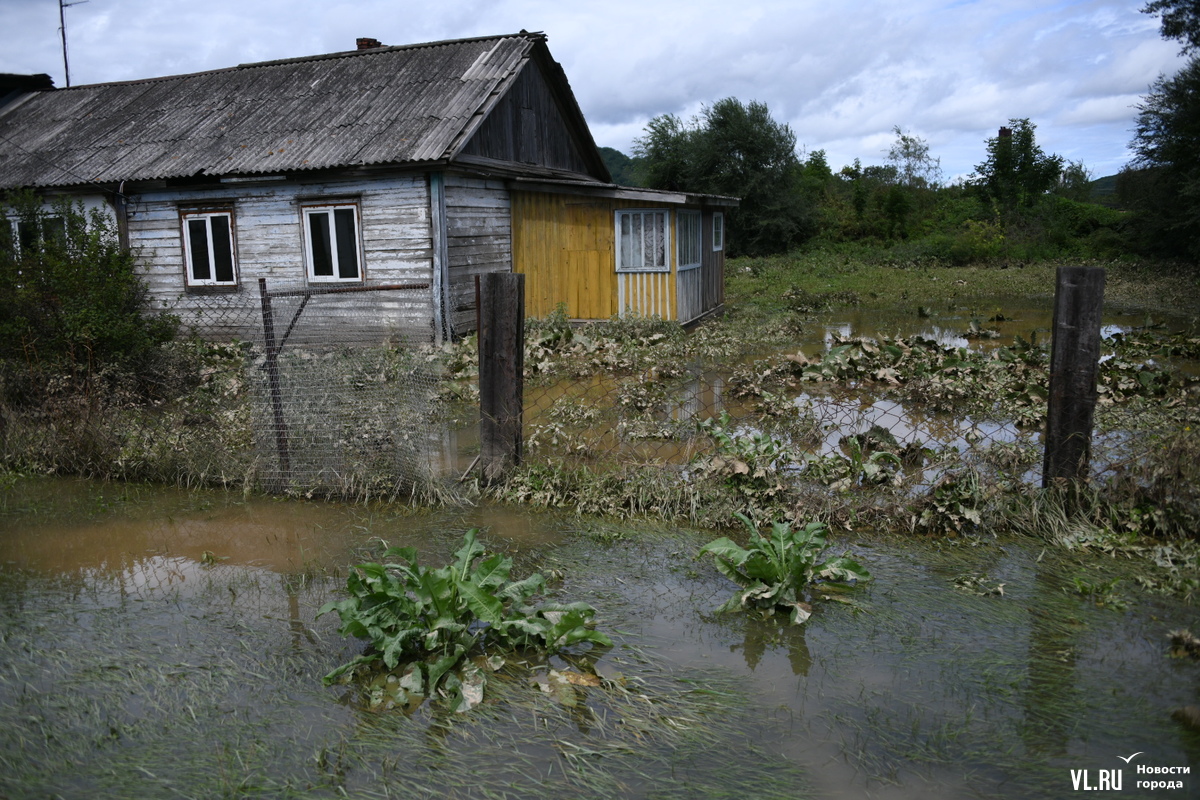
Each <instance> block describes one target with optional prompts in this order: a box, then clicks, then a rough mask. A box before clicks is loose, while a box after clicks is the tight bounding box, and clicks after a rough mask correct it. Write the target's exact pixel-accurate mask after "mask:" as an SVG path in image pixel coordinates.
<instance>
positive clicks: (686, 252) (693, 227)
mask: <svg viewBox="0 0 1200 800" xmlns="http://www.w3.org/2000/svg"><path fill="white" fill-rule="evenodd" d="M675 220H676V221H675V228H676V232H675V236H676V238H677V239H678V242H679V269H692V268H694V267H698V266H700V212H698V211H680V212H677V213H676V215H675Z"/></svg>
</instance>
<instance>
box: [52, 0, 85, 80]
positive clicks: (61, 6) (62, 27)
mask: <svg viewBox="0 0 1200 800" xmlns="http://www.w3.org/2000/svg"><path fill="white" fill-rule="evenodd" d="M86 2H88V0H75V2H73V3H67V2H64V0H58V25H59V27H58V30H59V32H61V33H62V43H63V72H64V73H65V74H66V78H67V87H68V88H69V87H70V86H71V67H70V65H69V64H67V17H66V14H65V13H63V12H65V11H66V10H67V9H68V8H70V7H71V6H79V5H83V4H84V3H86Z"/></svg>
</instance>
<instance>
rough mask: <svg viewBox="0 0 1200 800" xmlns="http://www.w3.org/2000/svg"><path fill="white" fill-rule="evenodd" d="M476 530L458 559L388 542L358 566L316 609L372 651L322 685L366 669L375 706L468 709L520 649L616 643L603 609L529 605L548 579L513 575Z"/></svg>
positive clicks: (550, 651) (549, 651)
mask: <svg viewBox="0 0 1200 800" xmlns="http://www.w3.org/2000/svg"><path fill="white" fill-rule="evenodd" d="M475 535H476V530H475V529H471V530H469V531H467V533H466V536H465V537H464V539H463V544H462V547H460V548H459V549H458V551H457V552H455V554H454V558H455V560H454V562H453V563H452V564H450V565H447V566H445V567H442V568H440V569H429V568H427V567H422V566H421V565H420V564H418V563H417V551H416V549H415V548H412V547H389V548H387V549H386V551H385V552H384V553H383V562H382V563H375V562H370V563H364V564H359V565H358V566H357V567H355V568H354V569H353V570H352V571H351V573H350V576H349V578H347V580H346V591H347V593H348V594H349V595H350V596H349V597H348V598H347V599H345V600H341V601H331V602H329V603H326V604H325V605H324V606H322V607H321V610H320V612H319V613H318V614H317V616H318V617H319V616H321V615H323V614H327V613H329V612H331V611H336V612H337V614H338V617H340V618H341V621H342V625H341V628H340V632H341V633H342V635H344V636H356V637H358V638H361V639H366V640H368V641H369V642H370V649H369V651H368V652H367V653H366V654H364V655H360V656H358V657H356V658H354V659H353V660H352V661H350V662H349V663H347V664H343V665H342V666H340V667H338V668H337V669H335V670H333V671H332V672H330V673H329V674H328V675H326V676H325V683H326V684H331V683H333V682H334V681H336V680H338V679H339V678H343V677H344V678H345V679H346V680H349V679H351V678H353V677H355V676H356V675H358V676H360V677H364V678H365V680H364V682H368V681H369V687H368V691H369V695H370V705H371V706H372V707H373V708H380V709H384V710H386V709H390V708H395V707H402V708H403V707H408V708H409V709H410V710H411V709H412V708H413V707H415V706H416V705H420V703H421V702H423V701H424V700H425V699H426V698H434V697H442V698H445V699H446V700H447V703H448V705H449V708H450V710H452V711H466V710H469V709H470V708H472V707H474V706H476V705H478V704H479V703H480V702H482V700H483V697H484V691H485V687H486V686H487V676H488V674H489V673H492V672H496V671H497V670H499V669H500V668H501V667H503V666H504V663H505V658H506V657H507V658H511V657H512V655H513V653H514V652H515V651H532V652H534V653H536V654H538V655H539V656H541V657H545V656H548V655H554V654H557V653H559V652H560V651H562V650H564V649H566V648H569V647H571V646H572V645H577V644H580V643H583V642H588V643H591V644H593V645H598V646H601V647H611V646H612V640H611V639H609V638H608V636H606V635H605V634H603V633H601V632H599V631H596V630H593V629H592V627H591V624H592V619H593V617H594V616H595V613H596V611H595V609H594V608H592V607H591V606H589V605H587V604H586V603H566V604H563V603H543V604H541V605H539V606H533V605H531V604H530V600H531V599H532V598H533V597H534V596H536V595H540V594H542V593H544V592H545V590H546V579H545V578H543V577H542V576H541V575H540V574H538V573H534V574H533V575H530V576H529V577H527V578H525V579H523V580H520V581H513V580H511V579H510V573H511V571H512V559H511V558H510V557H508V556H506V555H503V554H501V553H496V554H493V555H491V556H488V557H486V558H484V557H483V556H484V555H485V551H484V547H483V545H482V544H480V543H479V542H478V540H477V539H476V538H475ZM378 662H381V665H382V669H379V668H378V667H379V666H380V663H378ZM372 667H375V668H374V669H372ZM571 674H573V675H577V673H571ZM593 677H594V676H593ZM597 685H599V682H598V679H597Z"/></svg>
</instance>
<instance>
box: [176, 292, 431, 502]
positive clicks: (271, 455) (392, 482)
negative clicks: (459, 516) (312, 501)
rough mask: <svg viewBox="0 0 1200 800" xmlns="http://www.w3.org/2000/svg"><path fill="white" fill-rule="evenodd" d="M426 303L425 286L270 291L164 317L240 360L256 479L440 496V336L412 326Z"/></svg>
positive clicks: (280, 485)
mask: <svg viewBox="0 0 1200 800" xmlns="http://www.w3.org/2000/svg"><path fill="white" fill-rule="evenodd" d="M427 304H428V292H427V291H424V287H416V288H405V289H392V290H355V291H347V290H346V288H345V287H328V288H326V287H315V286H304V285H298V286H284V285H271V286H269V287H266V295H265V296H264V294H263V292H262V291H261V290H260V287H255V289H253V290H250V291H243V292H239V293H237V294H227V295H212V296H186V297H183V298H180V302H179V303H178V304H176V305H173V306H170V307H168V308H167V309H166V310H167V311H169V312H170V313H174V314H176V315H177V316H178V317H179V319H180V321H181V322H182V323H183V326H184V328H185V329H186V330H189V331H191V332H193V333H194V334H196V335H197V336H198V337H201V338H203V339H204V340H206V341H208V342H209V343H213V344H216V343H223V344H224V345H225V346H226V347H227V348H232V349H233V350H234V351H236V356H237V357H235V358H229V359H225V360H224V361H223V363H222V366H221V367H220V368H221V369H225V370H227V371H229V372H231V373H234V374H233V375H232V377H233V379H234V380H241V381H244V386H243V387H242V389H243V390H244V391H245V392H246V394H247V400H248V403H247V408H246V413H247V414H248V418H247V419H246V420H244V422H246V423H248V424H249V426H250V427H251V429H252V447H253V452H254V463H253V466H252V468H251V473H252V475H251V479H252V480H253V481H254V482H256V483H257V484H259V485H261V486H262V487H263V488H266V489H267V490H269V491H274V492H288V493H299V494H310V495H312V494H317V495H328V496H342V497H370V496H380V495H385V496H394V495H397V494H400V493H408V492H412V491H414V490H416V491H420V490H424V489H427V488H430V487H431V486H432V485H433V483H434V482H435V480H436V477H437V475H438V474H439V472H440V469H441V468H440V465H439V460H440V459H441V457H442V454H441V449H440V443H441V437H440V434H439V432H438V431H437V430H435V428H434V427H433V425H432V416H433V411H432V402H433V399H434V398H435V396H436V391H437V385H438V376H437V373H436V370H435V369H434V368H432V366H431V364H430V362H429V359H428V358H427V356H428V352H429V342H430V338H431V335H430V330H429V328H428V326H423V325H419V324H413V323H407V322H406V320H411V319H414V318H420V317H419V314H414V313H411V311H412V310H413V309H414V307H415V308H416V309H417V311H418V312H420V311H423V310H424V306H426V305H427Z"/></svg>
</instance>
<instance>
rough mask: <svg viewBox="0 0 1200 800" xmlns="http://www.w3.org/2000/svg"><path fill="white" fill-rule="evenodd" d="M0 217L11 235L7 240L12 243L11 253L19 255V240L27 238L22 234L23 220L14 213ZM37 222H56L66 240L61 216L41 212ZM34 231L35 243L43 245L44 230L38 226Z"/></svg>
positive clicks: (44, 239)
mask: <svg viewBox="0 0 1200 800" xmlns="http://www.w3.org/2000/svg"><path fill="white" fill-rule="evenodd" d="M0 219H3V220H4V222H5V224H6V225H8V230H9V236H10V237H11V238H10V239H9V241H10V242H11V243H12V248H13V254H14V255H16V256H20V255H21V250H22V249H23V248H24V245H23V244H22V243H21V240H22V239H26V238H29V237H27V236H22V228H23V227H24V220H23V219H22V218H21V217H20V216H19V215H16V214H13V215H11V216H8V217H0ZM38 222H40V223H47V222H57V223H58V226H59V232H60V234H61V238H62V240H63V241H65V240H66V236H67V230H66V222H65V221H64V220H63V218H62V217H60V216H57V215H55V214H43V215H41V216H39V217H38ZM35 233H36V235H37V242H36V243H37V245H38V246H39V247H40V246H43V245H45V243H46V231H45V230H43V229H42V228H40V227H39V228H38V230H37V231H35Z"/></svg>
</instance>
